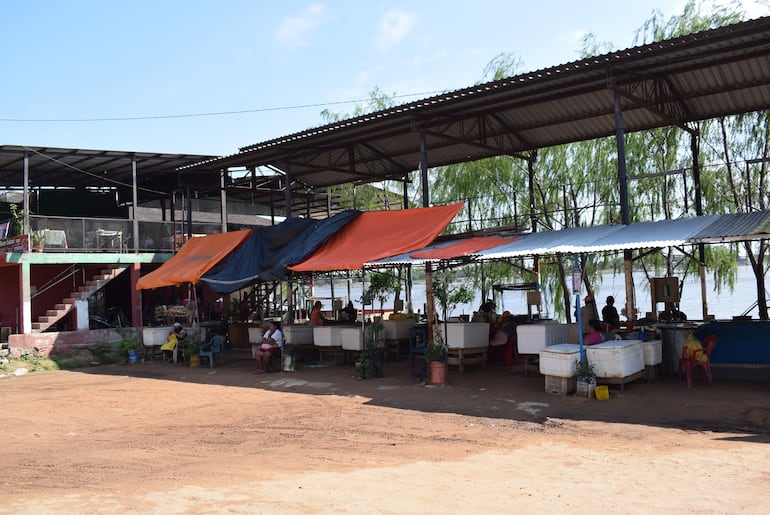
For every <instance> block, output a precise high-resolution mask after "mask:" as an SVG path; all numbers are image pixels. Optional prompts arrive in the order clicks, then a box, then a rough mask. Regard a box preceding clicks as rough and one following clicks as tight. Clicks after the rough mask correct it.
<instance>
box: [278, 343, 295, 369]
mask: <svg viewBox="0 0 770 515" xmlns="http://www.w3.org/2000/svg"><path fill="white" fill-rule="evenodd" d="M281 355H282V356H283V366H282V368H283V371H284V372H294V362H295V361H296V359H297V346H296V345H292V344H290V343H284V344H283V351H282V353H281Z"/></svg>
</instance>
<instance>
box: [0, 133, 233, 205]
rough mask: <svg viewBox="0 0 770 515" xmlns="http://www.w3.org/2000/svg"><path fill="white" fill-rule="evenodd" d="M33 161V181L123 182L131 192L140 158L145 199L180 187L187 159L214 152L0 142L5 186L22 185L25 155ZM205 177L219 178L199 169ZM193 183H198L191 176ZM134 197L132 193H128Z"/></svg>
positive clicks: (51, 183)
mask: <svg viewBox="0 0 770 515" xmlns="http://www.w3.org/2000/svg"><path fill="white" fill-rule="evenodd" d="M25 155H26V156H27V159H28V165H29V185H30V187H50V186H67V187H86V186H89V187H101V186H109V187H118V188H119V189H121V188H122V189H123V190H128V191H129V192H130V188H131V183H132V175H133V165H132V163H134V162H136V168H137V185H138V187H139V196H140V199H142V198H144V197H148V196H149V197H155V196H166V195H168V192H169V191H171V190H174V189H177V188H178V187H179V172H178V171H177V169H178V168H179V167H181V166H183V165H186V164H190V163H195V162H199V161H201V160H202V159H207V158H209V157H210V156H205V155H198V154H170V153H161V152H130V151H122V150H93V149H78V148H58V147H32V146H21V145H0V186H3V187H17V188H20V187H21V185H22V184H23V183H24V181H23V178H24V157H25ZM196 178H199V179H201V180H203V181H204V182H209V183H212V182H213V183H214V184H217V185H218V184H219V178H218V176H217V175H213V174H212V173H210V172H209V173H206V172H204V173H201V174H197V175H196ZM188 183H189V184H194V178H190V180H189V182H188ZM128 196H129V197H130V195H128Z"/></svg>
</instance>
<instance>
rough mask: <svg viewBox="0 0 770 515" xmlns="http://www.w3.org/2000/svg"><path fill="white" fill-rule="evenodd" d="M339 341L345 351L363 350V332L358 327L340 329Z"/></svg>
mask: <svg viewBox="0 0 770 515" xmlns="http://www.w3.org/2000/svg"><path fill="white" fill-rule="evenodd" d="M340 339H341V341H342V348H343V349H345V350H363V349H364V332H363V330H362V329H361V328H360V327H341V328H340Z"/></svg>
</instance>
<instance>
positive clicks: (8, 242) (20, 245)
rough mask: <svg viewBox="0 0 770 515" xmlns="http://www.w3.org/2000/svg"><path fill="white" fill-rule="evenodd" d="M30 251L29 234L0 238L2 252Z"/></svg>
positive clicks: (0, 251) (0, 250)
mask: <svg viewBox="0 0 770 515" xmlns="http://www.w3.org/2000/svg"><path fill="white" fill-rule="evenodd" d="M10 252H29V235H27V234H22V235H21V236H13V237H11V238H3V239H0V253H6V254H7V253H10Z"/></svg>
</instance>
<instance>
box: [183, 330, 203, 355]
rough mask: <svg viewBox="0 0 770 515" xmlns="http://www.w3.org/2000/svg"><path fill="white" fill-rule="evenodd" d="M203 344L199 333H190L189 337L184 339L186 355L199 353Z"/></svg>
mask: <svg viewBox="0 0 770 515" xmlns="http://www.w3.org/2000/svg"><path fill="white" fill-rule="evenodd" d="M200 348H201V345H200V341H198V335H197V334H188V335H187V338H185V339H184V353H185V355H186V356H193V355H196V354H198V352H199V351H200Z"/></svg>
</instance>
